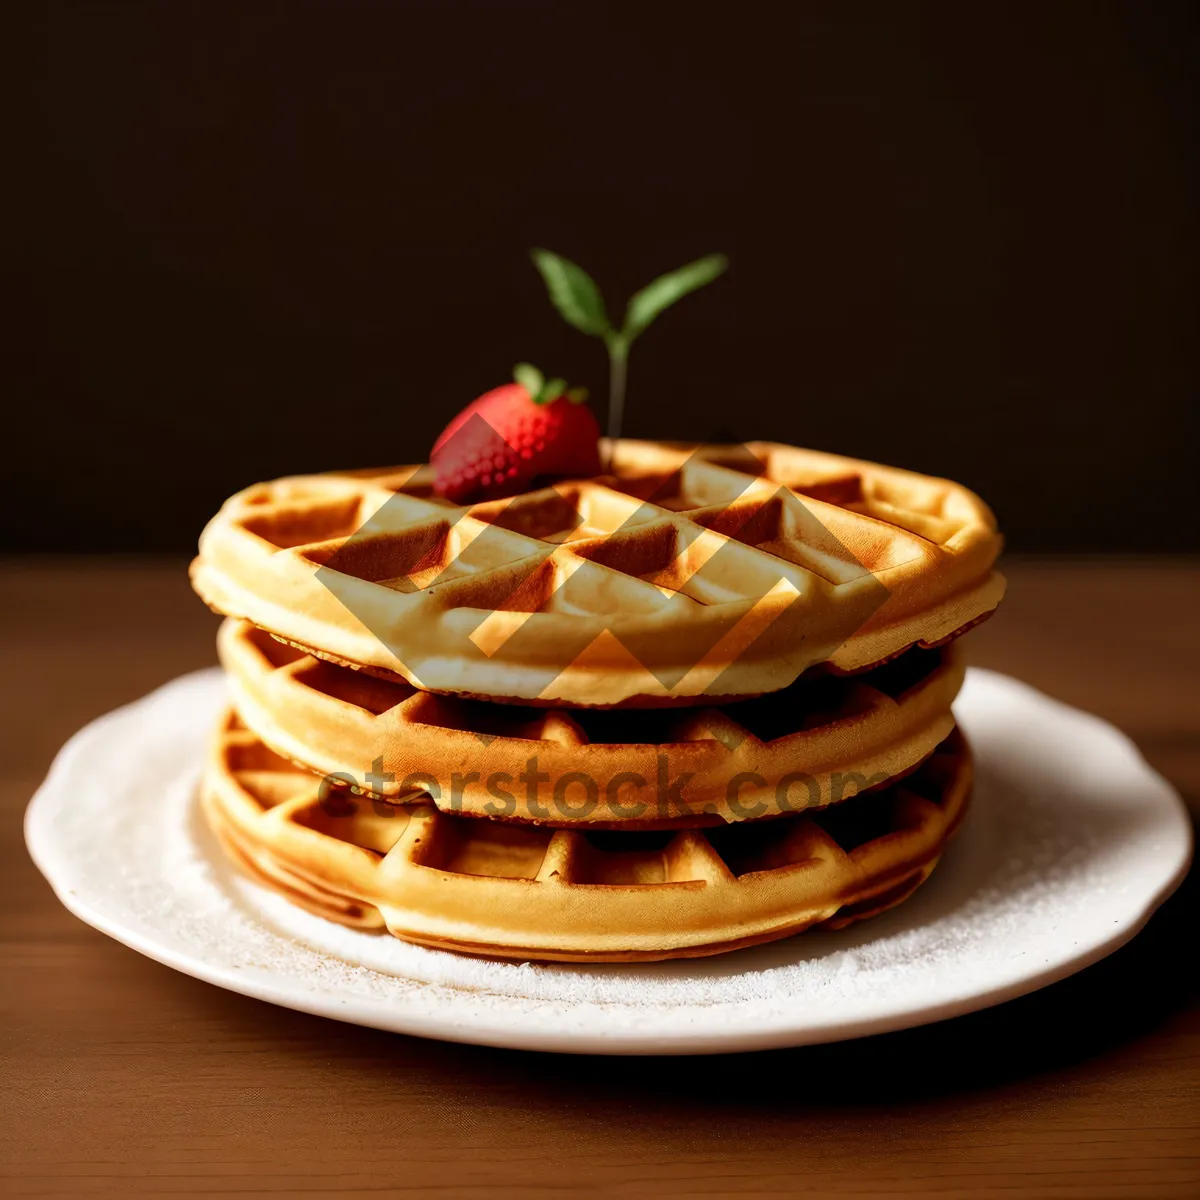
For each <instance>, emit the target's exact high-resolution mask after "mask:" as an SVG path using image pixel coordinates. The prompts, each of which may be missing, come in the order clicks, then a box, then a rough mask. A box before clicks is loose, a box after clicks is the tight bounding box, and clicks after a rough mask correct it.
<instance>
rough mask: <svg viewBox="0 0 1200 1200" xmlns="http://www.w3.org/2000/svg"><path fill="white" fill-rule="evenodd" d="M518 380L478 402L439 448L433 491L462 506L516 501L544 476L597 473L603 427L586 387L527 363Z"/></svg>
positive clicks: (434, 459)
mask: <svg viewBox="0 0 1200 1200" xmlns="http://www.w3.org/2000/svg"><path fill="white" fill-rule="evenodd" d="M514 376H515V378H516V379H517V382H516V383H508V384H505V385H504V386H503V387H498V388H495V389H494V390H493V391H490V392H487V393H485V394H484V395H482V396H480V397H479V399H478V400H475V401H472V403H470V404H468V405H467V407H466V408H464V409H463V410H462V412H460V413H459V414H458V416H456V417H455V418H454V420H452V421H451V422H450V424H449V425H447V426H446V428H445V429H444V430H442V433H441V435H440V436H439V437H438V440H437V441H436V442H435V443H434V445H433V453H432V455H430V459H431V461H432V463H433V466H434V472H435V483H434V488H435V490H436V491H437V494H438V495H439V496H445V497H446V499H448V500H453V501H454V502H455V503H456V504H468V503H474V502H475V501H477V500H491V499H495V498H497V497H499V496H512V495H514V494H515V493H517V492H520V491H523V490H525V489H526V488H528V487H529V485H530V483H531V482H532V481H533V479H534V478H535V477H536V476H538V475H595V474H597V473H598V472H599V470H600V450H599V445H598V441H599V437H600V426H599V425H598V424H597V423H596V418H595V417H594V416H593V415H592V411H591V409H589V408H588V407H587V405H586V404H584V403H583V401H584V399H585V398H586V396H587V393H586V392H585V391H583V389H581V388H572V389H571V390H570V391H568V390H567V385H566V384H565V383H564V382H563V381H562V380H561V379H551V380H549V381H547V380H545V379H543V377H542V373H541V372H540V371H538V370H537V369H536V368H534V367H531V366H529V364H528V363H521V364H520V365H519V366H518V367H517V369H516V371H515V372H514Z"/></svg>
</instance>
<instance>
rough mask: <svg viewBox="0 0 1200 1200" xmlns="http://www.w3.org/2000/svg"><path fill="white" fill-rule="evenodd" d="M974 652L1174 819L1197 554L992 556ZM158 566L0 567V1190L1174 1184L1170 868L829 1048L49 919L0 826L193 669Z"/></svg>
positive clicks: (545, 1193)
mask: <svg viewBox="0 0 1200 1200" xmlns="http://www.w3.org/2000/svg"><path fill="white" fill-rule="evenodd" d="M1010 577H1011V590H1010V598H1009V600H1008V601H1007V602H1006V604H1005V606H1004V609H1003V610H1002V612H1001V614H1000V615H999V616H998V617H997V619H996V620H994V621H993V622H991V623H990V624H988V625H987V626H985V627H984V628H982V629H981V630H979V631H978V633H977V634H975V635H973V636H972V639H971V646H972V650H973V653H974V657H975V660H976V661H978V662H980V663H985V664H987V665H990V666H995V667H999V668H1001V669H1003V670H1006V671H1009V672H1011V673H1012V674H1014V675H1017V676H1020V677H1022V678H1024V679H1028V680H1030V681H1032V682H1033V683H1035V684H1037V685H1038V686H1040V687H1042V688H1044V689H1045V690H1047V691H1049V692H1051V693H1053V694H1054V695H1056V696H1060V697H1062V698H1063V699H1065V700H1068V701H1070V702H1072V703H1074V704H1078V705H1081V706H1083V707H1085V708H1089V709H1092V710H1094V711H1095V712H1098V713H1101V714H1103V715H1104V716H1105V717H1108V718H1110V719H1111V720H1113V721H1115V722H1116V723H1117V724H1118V725H1120V726H1121V727H1122V728H1124V729H1125V730H1127V731H1128V732H1129V733H1130V734H1131V735H1132V736H1133V737H1134V738H1136V739H1137V741H1138V743H1139V744H1140V745H1141V747H1142V749H1143V750H1144V751H1145V753H1146V754H1147V756H1148V757H1149V758H1150V760H1151V762H1152V763H1154V765H1155V766H1156V767H1158V768H1159V769H1160V770H1161V771H1163V772H1164V773H1165V774H1166V775H1167V776H1168V777H1169V778H1171V779H1172V780H1173V781H1174V783H1175V784H1176V785H1177V786H1178V787H1179V788H1180V790H1181V791H1183V792H1184V794H1185V795H1186V796H1187V797H1188V799H1189V803H1190V804H1191V805H1192V808H1193V812H1196V811H1197V809H1198V808H1200V684H1198V681H1200V630H1198V627H1197V619H1196V614H1197V613H1198V612H1200V564H1194V563H1193V564H1190V565H1189V564H1169V563H1159V564H1153V563H1116V562H1080V563H1045V562H1016V563H1012V564H1011V565H1010ZM214 630H215V619H214V618H212V617H211V616H210V614H208V613H207V612H206V611H205V610H204V609H203V608H202V606H201V605H200V604H199V602H198V601H196V600H195V599H194V598H193V597H192V596H191V594H190V592H189V591H188V589H187V584H186V581H185V579H184V576H183V565H182V564H181V563H175V562H167V563H164V562H145V561H129V562H125V563H120V562H113V561H111V560H105V561H103V562H100V561H96V562H81V561H78V560H75V561H70V562H64V563H59V564H12V563H10V564H8V565H7V566H6V567H4V568H3V575H2V580H0V639H2V653H3V663H4V668H5V681H6V682H5V687H4V691H3V698H2V700H0V703H2V704H3V768H4V770H3V776H2V778H0V813H2V816H3V820H2V821H0V867H2V868H3V870H2V872H0V881H2V882H0V887H2V888H3V890H4V905H3V909H2V911H0V939H2V941H0V989H2V995H0V1010H2V1017H3V1020H2V1024H0V1046H2V1048H3V1068H4V1074H3V1085H4V1086H3V1089H2V1090H0V1097H2V1099H0V1112H2V1113H3V1121H2V1122H0V1147H2V1151H0V1181H2V1184H3V1186H2V1187H0V1192H2V1194H4V1195H63V1196H75V1195H98V1196H108V1195H121V1196H130V1195H136V1196H142V1195H151V1196H165V1195H174V1194H176V1193H180V1194H187V1195H188V1196H193V1197H194V1196H207V1195H214V1196H215V1195H228V1194H239V1195H257V1194H265V1193H274V1194H292V1193H296V1194H300V1193H303V1194H304V1195H305V1196H333V1195H357V1194H369V1193H375V1194H380V1195H413V1194H416V1195H424V1194H427V1193H428V1194H432V1195H439V1196H468V1197H481V1198H482V1197H498V1196H526V1195H532V1196H538V1197H554V1196H560V1195H575V1194H584V1195H588V1194H592V1195H612V1196H619V1197H626V1196H637V1195H644V1194H658V1193H666V1194H672V1195H680V1196H696V1197H706V1198H707V1197H719V1196H752V1195H755V1196H758V1195H784V1194H791V1193H793V1192H812V1193H818V1194H819V1193H821V1192H829V1193H835V1194H837V1195H840V1196H860V1197H871V1198H872V1200H878V1198H879V1197H886V1196H893V1195H905V1196H909V1195H925V1194H935V1195H937V1196H938V1197H941V1198H942V1200H950V1198H953V1197H961V1196H971V1197H1011V1196H1014V1195H1022V1196H1024V1195H1035V1196H1050V1197H1061V1198H1067V1197H1079V1198H1081V1200H1083V1198H1086V1200H1098V1198H1101V1197H1118V1196H1119V1197H1138V1198H1141V1197H1164V1196H1170V1197H1196V1196H1200V1137H1198V1129H1200V1094H1198V1087H1197V1081H1198V1078H1200V1070H1198V1065H1200V1006H1198V1005H1197V988H1196V984H1195V982H1194V980H1193V978H1192V977H1191V975H1190V974H1189V971H1190V969H1191V968H1192V967H1193V964H1194V961H1195V957H1196V945H1197V940H1196V939H1197V932H1196V931H1197V927H1198V918H1200V900H1198V890H1200V889H1198V888H1197V886H1196V884H1195V882H1194V880H1192V881H1190V882H1189V883H1185V885H1184V887H1183V889H1182V890H1181V891H1180V892H1179V893H1178V894H1177V895H1176V897H1175V898H1174V899H1173V900H1171V901H1170V902H1169V903H1168V904H1167V905H1166V907H1165V908H1164V909H1162V911H1161V912H1160V913H1159V914H1158V915H1157V916H1156V917H1155V918H1154V920H1153V921H1152V922H1151V923H1150V926H1149V927H1148V928H1147V930H1146V931H1145V932H1144V933H1143V934H1142V935H1141V936H1139V937H1138V938H1137V939H1136V940H1135V941H1134V942H1133V943H1132V944H1131V945H1129V946H1128V947H1126V948H1125V949H1123V950H1121V951H1119V952H1118V953H1117V954H1115V955H1113V956H1112V957H1111V958H1109V959H1107V960H1105V961H1104V962H1102V963H1100V964H1099V965H1097V966H1094V967H1092V968H1091V969H1089V970H1087V971H1085V972H1083V973H1082V974H1081V975H1077V976H1075V977H1074V978H1073V979H1070V980H1067V981H1066V982H1063V983H1060V984H1057V985H1055V986H1054V987H1051V988H1048V989H1046V990H1045V991H1043V992H1041V993H1038V994H1036V995H1033V996H1029V997H1026V998H1024V999H1021V1000H1018V1001H1014V1002H1012V1003H1009V1004H1005V1005H1003V1006H1001V1007H999V1008H996V1009H992V1010H990V1011H988V1012H983V1013H978V1014H975V1015H973V1016H969V1017H963V1018H959V1019H957V1020H954V1021H948V1022H945V1023H943V1024H941V1025H936V1026H931V1027H928V1028H924V1029H918V1030H912V1031H909V1032H906V1033H898V1034H891V1035H887V1036H884V1037H876V1038H870V1039H865V1040H861V1041H857V1042H850V1043H846V1044H842V1045H832V1046H818V1047H813V1048H808V1049H801V1050H796V1051H787V1052H766V1053H761V1054H749V1055H740V1056H729V1057H723V1058H696V1059H604V1058H572V1057H556V1056H551V1055H536V1054H526V1053H518V1052H513V1051H500V1050H488V1049H480V1048H476V1047H471V1046H455V1045H446V1044H441V1043H438V1042H429V1041H420V1040H417V1039H413V1038H405V1037H399V1036H395V1035H391V1034H385V1033H377V1032H375V1031H372V1030H369V1029H359V1028H355V1027H353V1026H349V1025H339V1024H336V1023H335V1022H332V1021H326V1020H322V1019H320V1018H316V1017H309V1016H305V1015H303V1014H301V1013H295V1012H289V1011H286V1010H284V1009H279V1008H273V1007H271V1006H269V1005H267V1004H262V1003H259V1002H258V1001H255V1000H250V999H246V998H244V997H242V996H237V995H233V994H231V993H229V992H224V991H221V990H219V989H218V988H215V987H210V986H209V985H207V984H204V983H200V982H198V981H196V980H194V979H190V978H187V977H186V976H183V975H180V974H177V973H176V972H174V971H171V970H168V969H167V968H166V967H163V966H159V965H158V964H157V963H154V962H151V961H150V960H149V959H146V958H142V957H141V956H140V955H138V954H135V953H134V952H133V951H132V950H128V949H126V948H125V947H124V946H121V945H119V944H118V943H116V942H114V941H111V940H109V939H108V938H106V937H104V936H102V935H101V934H99V933H96V932H94V931H93V930H92V929H90V928H88V927H87V926H86V925H84V924H82V923H81V922H80V921H77V920H76V919H75V918H74V917H72V916H70V915H68V913H67V912H66V911H65V910H63V909H62V908H61V907H60V906H59V904H58V903H57V901H56V900H55V899H54V897H53V895H52V894H51V892H50V889H49V887H48V886H47V885H46V884H45V882H44V881H43V880H42V879H41V877H40V876H39V875H38V874H37V872H36V871H35V870H34V868H33V866H32V865H31V864H30V862H29V860H28V858H27V856H26V854H25V849H24V844H23V841H22V836H21V825H20V820H21V813H22V810H23V808H24V806H25V803H26V801H27V800H28V798H29V796H30V794H31V793H32V791H33V789H34V788H35V787H36V785H37V784H38V782H39V781H40V779H41V778H42V775H43V773H44V772H45V770H46V768H47V766H48V765H49V763H50V759H51V757H52V755H53V754H54V751H55V750H56V749H57V747H58V746H59V744H60V743H61V742H62V741H63V739H64V738H65V737H66V736H67V735H68V734H70V733H71V732H72V731H73V730H74V729H76V728H77V727H78V726H79V725H81V724H83V723H84V722H85V721H88V720H90V719H91V718H92V717H94V716H97V715H98V714H99V713H101V712H104V711H105V710H106V709H109V708H112V707H113V706H115V705H118V704H121V703H123V702H125V701H128V700H132V699H133V698H134V697H136V696H138V695H140V694H141V693H143V692H145V691H146V690H147V689H149V688H151V687H153V686H154V685H156V684H158V683H160V682H162V681H164V680H166V679H168V678H170V677H171V676H173V675H177V674H179V673H180V672H182V671H186V670H188V669H190V668H193V667H198V666H202V665H205V664H207V663H210V662H212V661H213V650H212V636H213V633H214Z"/></svg>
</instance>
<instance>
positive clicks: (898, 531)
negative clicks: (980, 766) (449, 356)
mask: <svg viewBox="0 0 1200 1200" xmlns="http://www.w3.org/2000/svg"><path fill="white" fill-rule="evenodd" d="M603 454H604V461H605V462H606V464H607V466H606V471H605V474H603V475H601V476H598V477H596V478H590V479H573V480H565V481H558V482H556V483H554V484H553V485H552V486H547V487H544V488H539V489H538V490H535V491H530V492H526V493H524V494H521V495H518V496H515V497H512V498H508V499H504V500H495V501H489V502H486V503H481V504H474V505H470V506H465V507H464V506H457V505H453V504H450V503H449V502H447V501H445V500H442V499H440V498H438V497H437V496H436V495H435V494H434V492H433V489H432V486H431V483H432V477H431V473H430V470H429V468H428V467H425V466H419V467H403V468H392V469H389V470H375V471H362V472H344V473H334V474H326V475H315V476H302V477H293V478H287V479H281V480H276V481H274V482H270V483H263V484H258V485H255V486H253V487H250V488H247V489H246V490H244V491H242V492H240V493H238V494H237V495H235V496H233V497H232V498H231V499H230V500H228V501H227V502H226V504H225V505H224V506H223V507H222V509H221V511H220V512H219V513H218V514H217V516H216V517H214V519H213V520H212V521H211V522H210V523H209V525H208V527H207V528H206V530H205V532H204V534H203V536H202V538H201V543H200V554H199V557H198V558H197V559H196V560H195V562H194V563H193V566H192V580H193V584H194V586H195V588H196V590H197V592H198V593H199V594H200V596H201V597H202V598H203V599H204V600H205V601H206V602H207V603H208V604H209V605H210V606H211V607H212V608H214V609H215V610H217V611H218V612H220V613H223V614H225V616H226V618H227V620H226V621H225V623H224V624H223V625H222V627H221V630H220V634H219V638H218V644H219V651H220V657H221V661H222V663H223V665H224V667H225V669H226V672H227V675H228V678H229V684H230V691H231V697H232V705H231V707H230V709H229V711H228V712H227V713H226V714H225V715H224V716H223V717H222V719H221V721H220V725H219V728H218V730H217V733H216V736H215V739H214V743H213V750H212V755H211V758H210V761H209V764H208V768H207V771H206V775H205V778H204V782H203V786H202V803H203V808H204V812H205V814H206V817H207V819H208V821H209V824H210V826H211V827H212V829H213V831H214V832H215V833H216V835H217V837H218V838H219V839H220V841H221V843H222V844H223V846H224V847H225V849H226V850H227V851H228V853H229V854H230V856H231V857H232V858H233V859H234V860H235V861H236V862H237V863H238V864H239V865H240V866H241V867H242V868H243V869H244V870H245V871H246V872H248V873H249V874H251V875H252V876H254V877H255V878H256V879H258V880H259V881H260V882H263V883H265V884H267V885H269V886H270V887H272V888H275V889H277V890H279V891H281V892H283V893H284V894H285V895H286V896H288V897H289V898H290V899H291V900H292V901H293V902H295V903H296V904H298V905H300V906H303V907H304V908H307V909H309V910H311V911H313V912H316V913H318V914H320V915H322V916H325V917H328V918H330V919H332V920H336V921H340V922H343V923H345V924H349V925H352V926H356V927H359V928H363V929H377V930H381V931H382V930H387V931H390V932H391V933H393V934H395V935H396V936H398V937H401V938H404V939H406V940H409V941H412V942H417V943H420V944H423V945H427V946H433V947H438V948H443V949H450V950H456V951H460V952H464V953H472V954H482V955H489V956H494V957H505V958H516V959H522V960H525V959H531V960H563V961H595V962H615V961H629V960H639V959H664V958H675V957H685V956H694V955H704V954H714V953H717V952H720V951H723V950H730V949H734V948H737V947H740V946H746V945H751V944H754V943H758V942H764V941H769V940H771V939H774V938H779V937H784V936H787V935H790V934H793V933H796V932H799V931H801V930H804V929H809V928H814V927H823V928H838V927H840V926H842V925H845V924H848V923H850V922H852V921H855V920H857V919H859V918H862V917H865V916H869V915H871V914H873V913H877V912H880V911H882V910H883V909H885V908H889V907H891V906H892V905H894V904H896V903H898V902H899V901H901V900H903V899H904V898H905V897H907V896H908V895H910V894H911V893H912V892H913V891H914V890H915V889H916V888H917V887H918V886H919V885H920V884H921V883H922V882H923V881H924V880H925V879H926V878H927V877H928V875H929V874H930V872H931V871H932V870H933V868H934V866H935V865H936V864H937V861H938V859H939V857H940V855H941V853H942V850H943V848H944V847H945V845H946V843H947V841H948V840H949V838H950V837H951V836H952V834H953V833H954V831H955V829H956V827H957V825H958V823H959V821H960V820H961V818H962V816H963V813H964V811H965V808H966V805H967V802H968V799H969V796H970V790H971V765H970V758H969V754H968V750H967V747H966V745H965V743H964V741H963V738H962V737H961V735H960V734H959V733H958V732H957V731H956V730H955V726H954V719H953V716H952V714H951V702H952V701H953V700H954V697H955V695H956V693H957V691H958V689H959V687H960V685H961V683H962V678H963V666H962V663H961V659H960V654H959V649H958V646H957V644H956V638H957V637H958V635H960V634H961V633H963V632H964V631H965V630H967V629H968V628H970V627H971V626H973V625H975V624H977V623H978V622H980V621H981V620H983V619H985V618H986V617H987V616H988V615H990V613H991V612H992V611H993V610H994V608H995V607H996V605H997V604H998V603H999V601H1000V598H1001V595H1002V593H1003V586H1004V585H1003V580H1002V579H1001V577H1000V576H999V575H998V574H996V572H995V571H994V569H993V565H994V562H995V559H996V556H997V553H998V551H999V546H1000V539H999V536H998V534H997V532H996V527H995V522H994V520H993V518H992V516H991V513H990V512H989V511H988V509H987V508H986V506H985V505H984V504H983V503H982V502H981V501H980V500H979V499H978V498H977V497H976V496H974V495H973V494H972V493H971V492H969V491H967V490H966V489H965V488H962V487H960V486H958V485H956V484H954V483H951V482H948V481H946V480H941V479H933V478H929V477H926V476H921V475H916V474H913V473H911V472H906V471H900V470H895V469H892V468H886V467H881V466H877V465H874V464H870V463H865V462H860V461H857V460H853V459H847V458H841V457H837V456H832V455H825V454H817V453H815V452H812V451H807V450H799V449H796V448H793V447H788V446H779V445H774V444H768V443H751V444H748V445H746V446H741V447H729V446H686V445H679V444H674V443H650V442H636V441H629V440H622V441H618V442H613V443H609V444H606V445H605V446H604V447H603Z"/></svg>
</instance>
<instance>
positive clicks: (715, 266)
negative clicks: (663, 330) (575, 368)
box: [523, 250, 729, 438]
mask: <svg viewBox="0 0 1200 1200" xmlns="http://www.w3.org/2000/svg"><path fill="white" fill-rule="evenodd" d="M530 255H531V257H532V258H533V263H534V266H535V267H537V269H538V271H539V272H540V273H541V276H542V279H543V280H544V281H545V284H546V290H547V292H549V294H550V302H551V303H552V304H553V305H554V307H555V308H556V309H558V312H559V314H560V315H561V316H562V318H563V320H564V321H566V322H567V324H568V325H571V326H573V327H574V328H576V329H578V330H579V332H580V333H586V334H587V335H588V336H589V337H597V338H600V339H601V340H603V342H604V344H605V346H606V347H607V348H608V361H609V387H608V436H609V437H610V438H617V437H620V435H621V417H622V413H623V411H624V408H625V383H626V371H627V364H628V362H629V350H630V348H631V347H632V346H633V343H634V342H635V341H636V340H637V339H638V338H639V337H640V336H641V335H642V334H643V333H644V332H645V331H646V329H647V328H648V327H649V326H650V325H651V324H652V323H653V322H654V320H655V319H656V318H657V317H658V316H659V315H660V314H661V313H663V312H665V311H666V310H667V309H668V308H670V307H671V305H672V304H675V303H676V302H677V301H679V300H682V299H683V297H684V296H686V295H688V293H689V292H694V291H696V289H697V288H702V287H704V286H705V284H708V283H712V281H713V280H714V279H717V278H718V277H719V276H721V275H722V274H724V272H725V270H726V268H727V267H728V266H729V259H728V258H726V257H725V255H723V254H709V255H707V256H706V257H704V258H698V259H696V261H695V262H691V263H688V264H687V266H685V267H680V268H679V269H678V270H677V271H669V272H668V273H667V274H666V275H660V276H659V277H658V278H657V279H655V280H654V281H653V282H651V283H648V284H647V285H646V286H645V287H644V288H642V289H641V290H640V291H638V292H635V293H634V294H633V295H632V296H631V297H630V299H629V303H628V304H627V305H626V306H625V318H624V320H623V321H622V322H621V327H620V328H619V329H618V328H616V327H615V326H614V325H613V324H612V322H611V321H610V320H609V319H608V311H607V309H606V308H605V306H604V297H603V296H602V295H601V294H600V289H599V288H598V287H597V286H596V283H595V280H593V279H592V277H591V276H590V275H589V274H588V273H587V272H586V271H585V270H584V269H583V268H582V267H580V266H577V265H576V264H575V263H573V262H571V261H570V259H566V258H563V257H562V255H560V254H554V253H553V252H552V251H550V250H532V251H530ZM523 365H527V364H523ZM529 394H530V395H531V396H532V395H534V392H533V390H532V389H531V390H530V393H529Z"/></svg>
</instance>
